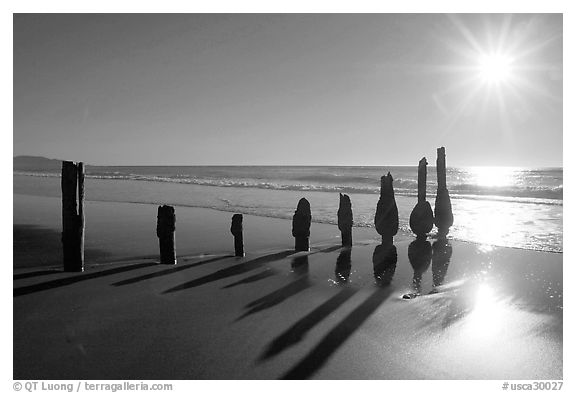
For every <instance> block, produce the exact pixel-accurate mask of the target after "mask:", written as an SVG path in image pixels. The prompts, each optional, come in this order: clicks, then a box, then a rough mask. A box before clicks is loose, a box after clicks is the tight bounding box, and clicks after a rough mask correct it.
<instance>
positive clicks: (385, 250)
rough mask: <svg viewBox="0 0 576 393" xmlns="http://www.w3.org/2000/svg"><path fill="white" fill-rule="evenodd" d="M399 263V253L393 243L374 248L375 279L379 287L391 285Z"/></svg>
mask: <svg viewBox="0 0 576 393" xmlns="http://www.w3.org/2000/svg"><path fill="white" fill-rule="evenodd" d="M397 262H398V252H397V251H396V246H395V245H394V244H393V243H392V242H385V243H382V244H379V245H377V246H376V247H375V248H374V253H373V254H372V263H373V264H374V278H375V279H376V283H377V284H378V285H379V286H388V285H390V283H391V282H392V278H393V277H394V272H395V271H396V263H397Z"/></svg>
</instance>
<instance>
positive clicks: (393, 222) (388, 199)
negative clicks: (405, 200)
mask: <svg viewBox="0 0 576 393" xmlns="http://www.w3.org/2000/svg"><path fill="white" fill-rule="evenodd" d="M393 181H394V179H393V178H392V175H391V174H390V172H388V174H387V175H386V176H382V177H381V178H380V199H379V200H378V204H377V206H376V215H375V216H374V227H375V228H376V231H377V232H378V233H379V234H380V235H381V236H382V243H390V242H392V239H393V237H394V235H396V233H398V226H399V223H398V206H396V199H395V198H394V187H393V185H392V182H393Z"/></svg>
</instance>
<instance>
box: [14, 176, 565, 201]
mask: <svg viewBox="0 0 576 393" xmlns="http://www.w3.org/2000/svg"><path fill="white" fill-rule="evenodd" d="M14 174H17V175H26V176H40V177H59V176H60V174H59V173H54V172H21V171H18V172H14ZM86 176H87V177H88V178H91V179H109V180H135V181H148V182H167V183H179V184H193V185H201V186H212V187H236V188H258V189H264V190H279V191H304V192H309V191H312V192H338V193H346V194H378V193H379V192H380V187H379V181H375V180H374V179H373V178H370V179H368V178H365V177H358V176H333V179H332V180H334V181H330V182H319V181H317V179H320V178H322V179H324V180H325V179H326V178H327V177H326V175H310V176H301V177H298V178H295V179H298V180H292V181H290V180H288V181H285V182H272V181H265V180H261V179H249V178H246V179H238V178H225V177H220V178H208V177H205V178H203V177H190V176H189V175H182V174H175V175H146V174H134V173H122V172H118V171H114V172H93V173H88V174H87V175H86ZM336 178H339V180H340V181H338V182H336V181H335V179H336ZM303 179H308V181H310V183H304V184H303V183H298V181H302V180H303ZM354 179H356V180H358V179H363V181H364V183H368V180H370V183H369V184H359V183H360V182H359V181H357V182H356V184H350V183H354V181H353V180H354ZM314 180H316V183H313V181H314ZM343 183H344V184H343ZM346 183H348V184H346ZM417 186H418V182H417V181H416V180H412V179H397V180H395V181H394V192H395V194H396V195H399V196H406V197H416V196H417V193H418V190H417ZM435 186H436V185H435V184H434V183H431V184H429V185H428V189H429V190H434V189H435ZM448 188H449V190H450V196H451V197H452V198H453V199H475V200H478V199H482V200H490V201H503V202H516V203H529V204H544V205H563V186H562V185H559V186H524V187H520V186H508V187H490V186H482V185H477V184H470V183H450V182H449V183H448ZM428 197H429V198H434V197H435V194H434V193H428Z"/></svg>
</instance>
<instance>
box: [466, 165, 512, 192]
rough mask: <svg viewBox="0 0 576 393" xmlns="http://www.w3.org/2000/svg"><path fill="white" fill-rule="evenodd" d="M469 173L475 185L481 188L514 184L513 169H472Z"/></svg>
mask: <svg viewBox="0 0 576 393" xmlns="http://www.w3.org/2000/svg"><path fill="white" fill-rule="evenodd" d="M470 172H471V174H472V175H473V179H472V180H473V181H474V182H475V183H476V185H479V186H483V187H505V186H509V185H512V184H513V182H514V172H515V169H514V168H508V167H497V166H495V167H472V168H470Z"/></svg>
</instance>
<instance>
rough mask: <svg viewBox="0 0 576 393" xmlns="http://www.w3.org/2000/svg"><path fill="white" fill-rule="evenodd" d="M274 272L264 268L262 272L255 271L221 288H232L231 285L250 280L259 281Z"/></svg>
mask: <svg viewBox="0 0 576 393" xmlns="http://www.w3.org/2000/svg"><path fill="white" fill-rule="evenodd" d="M275 274H276V273H274V272H273V271H272V270H270V269H269V270H264V271H263V272H260V273H256V274H253V275H251V276H249V277H246V278H243V279H242V280H239V281H236V282H233V283H232V284H228V285H226V286H225V287H222V289H227V288H232V287H236V286H238V285H243V284H250V283H252V282H256V281H260V280H264V279H265V278H268V277H271V276H273V275H275Z"/></svg>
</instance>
